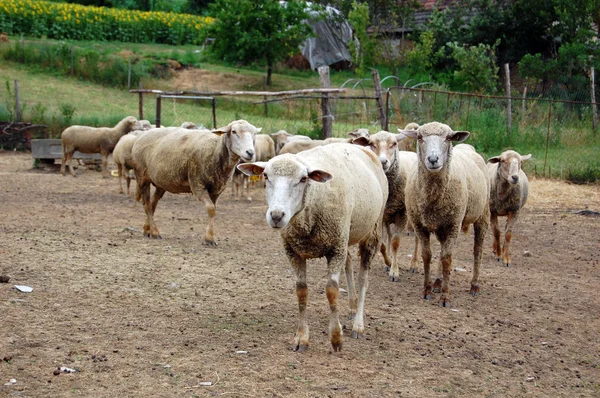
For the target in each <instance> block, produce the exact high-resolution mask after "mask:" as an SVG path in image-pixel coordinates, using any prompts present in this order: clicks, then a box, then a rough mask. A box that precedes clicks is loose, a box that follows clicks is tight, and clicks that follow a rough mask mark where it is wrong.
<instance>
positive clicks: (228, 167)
mask: <svg viewBox="0 0 600 398" xmlns="http://www.w3.org/2000/svg"><path fill="white" fill-rule="evenodd" d="M260 130H261V129H260V128H256V127H255V126H253V125H252V124H250V123H248V122H247V121H245V120H236V121H233V122H231V123H229V124H228V125H227V126H225V127H221V128H219V129H216V130H213V131H212V132H208V131H203V130H200V131H194V130H187V129H182V128H172V129H169V128H165V129H154V130H150V131H148V132H146V133H144V134H142V135H141V136H140V137H138V139H137V140H136V141H135V143H134V144H133V148H132V150H131V158H132V165H133V169H134V171H135V178H136V181H137V188H138V189H137V192H136V200H137V201H140V200H141V201H142V203H143V205H144V211H145V212H146V223H145V224H144V235H146V236H148V237H150V236H151V237H153V238H160V233H159V231H158V228H157V227H156V224H155V222H154V211H155V210H156V205H157V204H158V201H159V200H160V199H161V198H162V196H163V195H164V193H165V192H167V191H169V192H171V193H192V194H194V196H196V197H197V198H198V200H200V201H201V202H203V203H204V206H205V207H206V210H207V212H208V216H209V223H208V226H207V228H206V233H205V235H204V244H206V245H212V246H216V245H217V242H216V241H215V234H214V219H215V214H216V203H217V199H218V198H219V195H220V194H221V193H222V192H223V190H224V189H225V187H226V184H227V182H228V181H229V179H230V178H231V174H232V173H233V168H234V167H235V165H236V164H237V162H238V160H240V159H243V160H244V161H250V160H252V159H253V158H254V140H255V137H256V134H257V133H258V132H259V131H260ZM151 184H152V185H154V186H155V187H156V190H155V191H154V196H153V197H152V200H150V185H151Z"/></svg>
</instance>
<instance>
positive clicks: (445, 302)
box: [440, 297, 450, 308]
mask: <svg viewBox="0 0 600 398" xmlns="http://www.w3.org/2000/svg"><path fill="white" fill-rule="evenodd" d="M440 307H444V308H450V300H449V299H447V298H445V297H444V298H441V299H440Z"/></svg>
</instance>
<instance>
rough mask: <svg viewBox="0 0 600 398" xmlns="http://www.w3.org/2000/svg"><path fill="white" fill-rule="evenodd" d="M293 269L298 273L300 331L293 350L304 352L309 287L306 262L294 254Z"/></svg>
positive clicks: (297, 292) (292, 257) (305, 347)
mask: <svg viewBox="0 0 600 398" xmlns="http://www.w3.org/2000/svg"><path fill="white" fill-rule="evenodd" d="M289 259H290V262H291V263H292V267H293V268H294V270H295V271H296V296H297V297H298V329H297V330H296V336H295V337H294V344H293V346H292V349H293V350H294V351H299V352H303V351H306V349H307V348H308V336H309V331H308V322H307V321H306V303H307V302H308V286H307V284H306V260H305V259H303V258H301V257H299V256H297V255H295V254H292V255H291V256H289Z"/></svg>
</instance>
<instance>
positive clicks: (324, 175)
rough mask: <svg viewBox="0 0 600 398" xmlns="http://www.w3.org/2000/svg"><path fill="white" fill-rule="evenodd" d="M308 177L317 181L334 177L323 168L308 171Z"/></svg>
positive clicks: (324, 180) (325, 180)
mask: <svg viewBox="0 0 600 398" xmlns="http://www.w3.org/2000/svg"><path fill="white" fill-rule="evenodd" d="M308 178H310V179H311V180H313V181H316V182H327V181H329V180H331V179H332V178H333V176H332V175H331V174H329V173H328V172H326V171H323V170H313V171H311V172H310V173H308Z"/></svg>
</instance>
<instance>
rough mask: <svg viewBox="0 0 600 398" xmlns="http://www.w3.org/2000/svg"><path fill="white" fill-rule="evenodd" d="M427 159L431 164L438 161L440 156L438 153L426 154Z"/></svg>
mask: <svg viewBox="0 0 600 398" xmlns="http://www.w3.org/2000/svg"><path fill="white" fill-rule="evenodd" d="M427 160H428V161H429V163H431V164H436V163H437V162H438V160H440V157H439V156H438V155H429V156H427Z"/></svg>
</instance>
